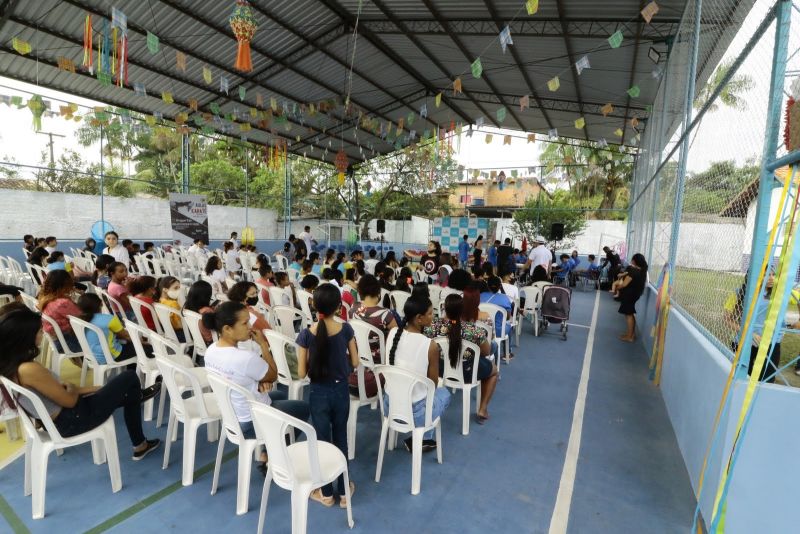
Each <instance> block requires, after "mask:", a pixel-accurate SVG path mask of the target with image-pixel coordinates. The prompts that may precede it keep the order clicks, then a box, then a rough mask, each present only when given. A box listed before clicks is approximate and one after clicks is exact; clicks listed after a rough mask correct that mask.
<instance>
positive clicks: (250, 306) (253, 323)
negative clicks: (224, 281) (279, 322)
mask: <svg viewBox="0 0 800 534" xmlns="http://www.w3.org/2000/svg"><path fill="white" fill-rule="evenodd" d="M228 300H230V301H232V302H238V303H240V304H245V305H246V306H247V310H248V311H249V312H250V328H252V329H253V330H264V329H265V328H272V327H271V326H270V325H269V322H268V321H267V318H266V317H264V314H263V313H261V312H260V311H258V308H257V307H256V306H258V287H257V286H256V285H255V284H254V283H253V282H236V283H235V284H233V287H232V288H230V289H229V290H228Z"/></svg>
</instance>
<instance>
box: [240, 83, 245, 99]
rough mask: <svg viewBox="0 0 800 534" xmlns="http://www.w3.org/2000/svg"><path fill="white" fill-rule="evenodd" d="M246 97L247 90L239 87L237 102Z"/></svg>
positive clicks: (242, 86) (241, 86)
mask: <svg viewBox="0 0 800 534" xmlns="http://www.w3.org/2000/svg"><path fill="white" fill-rule="evenodd" d="M246 95H247V88H246V87H245V86H244V85H240V86H239V100H242V101H243V100H244V97H245V96H246Z"/></svg>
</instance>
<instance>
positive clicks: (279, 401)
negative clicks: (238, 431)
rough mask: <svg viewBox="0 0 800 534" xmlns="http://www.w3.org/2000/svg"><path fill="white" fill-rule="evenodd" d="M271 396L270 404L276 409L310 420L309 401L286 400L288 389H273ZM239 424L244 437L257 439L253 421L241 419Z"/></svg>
mask: <svg viewBox="0 0 800 534" xmlns="http://www.w3.org/2000/svg"><path fill="white" fill-rule="evenodd" d="M269 398H270V400H271V401H272V402H271V403H270V405H271V406H272V407H273V408H275V409H276V410H280V411H282V412H283V413H285V414H287V415H291V416H292V417H296V418H298V419H300V420H301V421H308V414H309V410H308V403H307V402H306V401H299V400H286V398H287V394H286V391H280V390H272V391H270V392H269ZM239 426H241V428H242V437H244V438H245V439H256V431H255V428H253V421H244V422H242V421H239Z"/></svg>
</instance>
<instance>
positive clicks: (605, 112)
mask: <svg viewBox="0 0 800 534" xmlns="http://www.w3.org/2000/svg"><path fill="white" fill-rule="evenodd" d="M600 111H602V112H603V117H608V114H609V113H611V112H612V111H614V106H612V105H611V102H609V103H608V104H606V105H605V106H603V107H602V108H600Z"/></svg>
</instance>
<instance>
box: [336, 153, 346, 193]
mask: <svg viewBox="0 0 800 534" xmlns="http://www.w3.org/2000/svg"><path fill="white" fill-rule="evenodd" d="M333 164H334V165H336V170H337V171H339V176H338V183H339V186H340V187H341V186H342V185H344V173H346V172H347V154H345V152H344V150H343V149H342V150H339V152H337V153H336V159H335V160H334V161H333Z"/></svg>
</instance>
